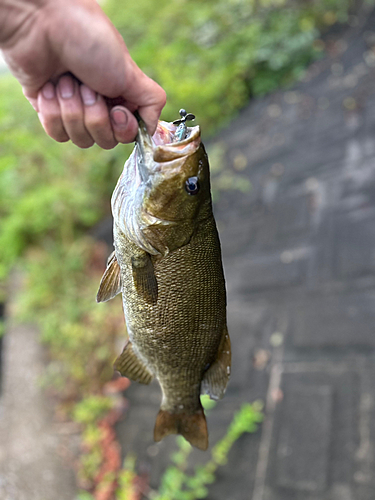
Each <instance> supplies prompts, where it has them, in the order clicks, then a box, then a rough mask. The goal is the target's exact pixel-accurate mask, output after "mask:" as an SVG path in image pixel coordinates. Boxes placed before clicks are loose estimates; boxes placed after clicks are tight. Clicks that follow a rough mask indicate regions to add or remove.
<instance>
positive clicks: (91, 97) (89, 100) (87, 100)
mask: <svg viewBox="0 0 375 500" xmlns="http://www.w3.org/2000/svg"><path fill="white" fill-rule="evenodd" d="M81 97H82V101H83V103H84V104H85V105H86V106H92V105H93V104H95V103H96V97H97V94H96V92H94V91H93V90H91V89H90V88H89V87H86V85H81Z"/></svg>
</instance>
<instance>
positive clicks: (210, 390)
mask: <svg viewBox="0 0 375 500" xmlns="http://www.w3.org/2000/svg"><path fill="white" fill-rule="evenodd" d="M230 369H231V348H230V338H229V334H228V330H227V327H226V326H225V328H224V332H223V336H222V338H221V342H220V346H219V350H218V355H217V358H216V360H215V361H214V362H213V363H212V365H211V366H210V367H209V368H208V370H207V371H206V372H205V373H204V375H203V380H202V386H201V393H202V394H208V395H209V396H210V398H211V399H215V400H217V399H221V398H222V397H223V396H224V393H225V390H226V388H227V384H228V380H229V377H230Z"/></svg>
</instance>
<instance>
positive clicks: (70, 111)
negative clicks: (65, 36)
mask: <svg viewBox="0 0 375 500" xmlns="http://www.w3.org/2000/svg"><path fill="white" fill-rule="evenodd" d="M37 108H38V111H39V113H38V114H39V119H40V121H41V123H42V125H43V127H44V129H45V131H46V132H47V134H48V135H49V136H50V137H52V138H53V139H55V140H56V141H58V142H66V141H68V140H69V139H70V140H71V141H72V142H73V143H74V144H76V145H77V146H78V147H80V148H88V147H90V146H92V145H93V144H94V143H96V144H98V145H99V146H100V147H101V148H103V149H111V148H114V147H115V146H116V145H117V144H118V143H119V142H121V143H128V142H132V141H134V138H135V136H136V134H137V130H138V124H137V121H136V119H135V117H134V115H133V114H132V113H131V112H130V111H129V110H128V109H127V108H125V107H124V106H115V107H114V108H112V109H111V110H110V111H109V110H108V106H107V104H106V102H105V100H104V98H103V97H102V96H101V95H99V94H97V93H96V92H94V91H93V90H92V89H90V88H89V87H87V86H86V85H83V84H82V85H80V84H79V83H78V82H77V80H75V79H74V78H73V77H72V76H70V75H63V76H62V77H60V79H59V81H58V83H57V85H56V86H54V85H53V84H52V83H51V82H48V83H46V84H45V85H44V86H43V88H42V89H41V91H40V92H39V94H38V99H37Z"/></svg>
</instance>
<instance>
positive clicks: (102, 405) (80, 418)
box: [73, 395, 113, 442]
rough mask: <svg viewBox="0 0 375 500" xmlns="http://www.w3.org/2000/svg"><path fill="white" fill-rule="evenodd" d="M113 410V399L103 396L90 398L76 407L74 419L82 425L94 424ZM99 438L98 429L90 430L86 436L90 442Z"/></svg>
mask: <svg viewBox="0 0 375 500" xmlns="http://www.w3.org/2000/svg"><path fill="white" fill-rule="evenodd" d="M112 408H113V400H112V399H111V398H108V397H105V396H101V395H96V396H89V397H86V398H85V399H83V400H82V401H80V402H79V403H77V404H76V405H75V407H74V411H73V419H74V420H75V421H76V422H79V423H80V424H86V425H88V424H93V423H95V422H97V421H98V420H99V419H100V418H101V417H103V416H104V415H105V414H106V413H108V411H109V410H111V409H112ZM99 437H100V436H99V434H98V433H97V429H96V428H88V430H87V435H86V440H87V441H88V442H91V441H95V439H96V438H98V439H99Z"/></svg>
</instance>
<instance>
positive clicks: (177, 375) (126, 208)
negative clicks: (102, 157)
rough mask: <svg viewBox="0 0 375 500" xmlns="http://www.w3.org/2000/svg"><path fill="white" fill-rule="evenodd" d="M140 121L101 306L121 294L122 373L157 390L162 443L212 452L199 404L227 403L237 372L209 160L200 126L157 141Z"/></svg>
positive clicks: (168, 129) (120, 192)
mask: <svg viewBox="0 0 375 500" xmlns="http://www.w3.org/2000/svg"><path fill="white" fill-rule="evenodd" d="M182 111H183V110H182ZM185 116H194V115H190V114H189V115H186V112H185V115H182V114H181V117H182V121H183V120H184V119H185V118H184V117H185ZM190 119H191V118H190ZM138 121H139V129H138V135H137V139H136V146H135V148H134V150H133V153H132V154H131V156H130V158H129V159H128V161H127V162H126V163H125V166H124V170H123V172H122V174H121V176H120V178H119V181H118V183H117V186H116V188H115V190H114V192H113V196H112V202H111V203H112V213H113V218H114V226H113V233H114V246H115V250H114V252H113V253H112V255H111V256H110V258H109V259H108V264H107V269H106V271H105V272H104V275H103V277H102V280H101V283H100V287H99V291H98V295H97V301H98V302H104V301H107V300H109V299H111V298H113V297H114V296H115V295H117V294H118V293H120V292H121V293H122V297H123V307H124V314H125V322H126V326H127V331H128V336H129V340H128V342H127V343H126V345H125V347H124V350H123V352H122V354H121V355H120V356H119V357H118V358H117V360H116V361H115V365H114V366H115V369H116V370H118V371H119V372H120V373H121V375H123V376H125V377H128V378H129V379H131V380H133V381H137V382H140V383H143V384H149V383H150V382H151V380H152V379H153V378H154V377H156V378H157V380H158V381H159V384H160V387H161V390H162V402H161V407H160V411H159V413H158V415H157V417H156V423H155V429H154V439H155V441H160V440H161V439H163V438H164V437H165V436H167V435H168V434H182V435H183V436H184V437H185V439H186V440H187V441H189V442H190V443H191V444H192V445H193V446H195V447H197V448H199V449H201V450H206V449H207V447H208V431H207V424H206V419H205V416H204V411H203V408H202V405H201V402H200V395H201V394H209V395H210V397H211V398H212V399H220V398H222V397H223V395H224V392H225V390H226V386H227V383H228V380H229V376H230V366H231V349H230V339H229V335H228V331H227V324H226V291H225V280H224V274H223V268H222V261H221V250H220V242H219V237H218V233H217V229H216V224H215V220H214V217H213V213H212V201H211V192H210V174H209V164H208V157H207V154H206V151H205V149H204V146H203V144H202V142H201V138H200V128H199V126H195V127H185V123H184V124H183V125H184V134H183V135H182V136H181V130H180V129H181V127H180V128H179V130H178V139H176V137H175V134H176V129H177V126H176V123H177V122H178V121H176V122H175V123H167V122H159V124H158V127H157V130H156V132H155V134H154V136H153V137H152V138H151V137H150V136H149V134H148V133H147V129H146V126H145V124H144V123H143V121H142V120H141V119H140V117H138ZM176 135H177V134H176ZM180 138H181V139H182V140H180Z"/></svg>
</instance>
